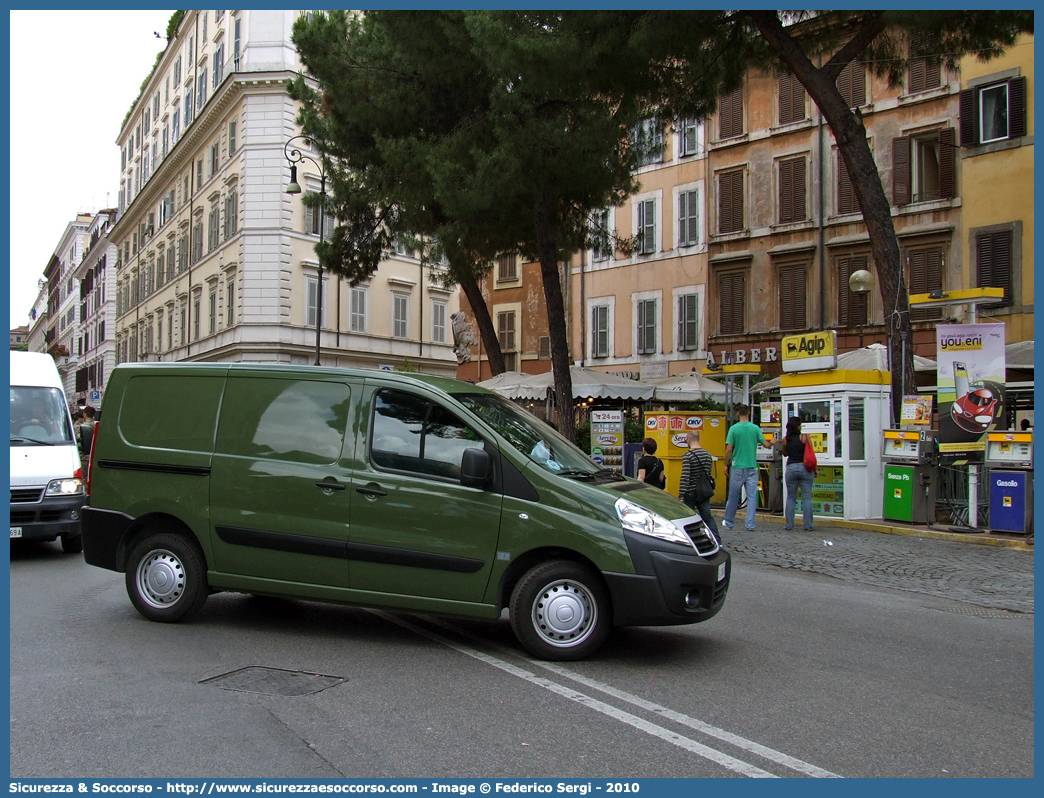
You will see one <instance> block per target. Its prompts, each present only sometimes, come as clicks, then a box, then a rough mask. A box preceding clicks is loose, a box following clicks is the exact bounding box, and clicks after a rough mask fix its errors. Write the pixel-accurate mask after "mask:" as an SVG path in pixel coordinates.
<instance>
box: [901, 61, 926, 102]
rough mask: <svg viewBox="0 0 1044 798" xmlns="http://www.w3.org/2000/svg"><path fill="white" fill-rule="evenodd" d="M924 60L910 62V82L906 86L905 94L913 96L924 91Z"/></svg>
mask: <svg viewBox="0 0 1044 798" xmlns="http://www.w3.org/2000/svg"><path fill="white" fill-rule="evenodd" d="M926 66H927V64H926V61H925V59H923V58H914V59H912V60H911V61H910V82H909V84H908V85H907V87H906V89H907V93H908V94H915V93H916V92H919V91H924V89H925V67H926Z"/></svg>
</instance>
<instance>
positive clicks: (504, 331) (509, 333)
mask: <svg viewBox="0 0 1044 798" xmlns="http://www.w3.org/2000/svg"><path fill="white" fill-rule="evenodd" d="M497 340H498V341H500V351H501V352H514V351H515V350H516V345H515V344H516V341H515V311H513V310H508V311H503V312H501V313H498V314H497Z"/></svg>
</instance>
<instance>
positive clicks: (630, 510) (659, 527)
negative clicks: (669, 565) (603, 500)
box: [616, 499, 692, 547]
mask: <svg viewBox="0 0 1044 798" xmlns="http://www.w3.org/2000/svg"><path fill="white" fill-rule="evenodd" d="M616 514H617V515H618V516H620V523H621V524H623V528H624V529H628V530H630V531H631V532H637V533H638V534H640V535H648V536H649V537H653V538H659V539H660V540H666V541H670V542H671V543H680V544H681V545H683V546H689V547H691V546H692V541H691V540H690V539H689V536H688V535H686V534H685V531H684V530H683V529H679V528H678V527H676V526H675V525H674V524H673V523H672V522H671V521H669V520H667V519H666V518H664V517H663V516H662V515H659V514H657V513H654V512H652V511H651V510H646V509H645V508H644V507H641V506H639V505H637V504H635V503H634V502H630V501H627V499H617V500H616Z"/></svg>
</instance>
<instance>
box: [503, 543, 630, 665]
mask: <svg viewBox="0 0 1044 798" xmlns="http://www.w3.org/2000/svg"><path fill="white" fill-rule="evenodd" d="M612 622H613V621H612V608H611V606H610V601H609V595H608V593H607V591H606V589H605V586H604V585H603V584H602V580H601V579H599V577H598V576H597V575H596V574H594V573H592V572H591V570H590V569H588V568H585V567H584V566H582V565H578V564H577V563H574V562H569V561H568V560H556V561H553V562H546V563H542V564H541V565H538V566H536V567H535V568H533V569H532V570H530V571H529V573H527V574H526V575H525V576H523V577H522V579H520V580H519V582H518V584H517V585H515V590H514V592H513V593H512V594H511V628H512V629H514V631H515V636H516V637H517V638H518V639H519V642H520V643H522V645H523V646H525V647H526V648H527V649H529V651H530V652H531V653H532V654H534V655H535V656H537V657H540V658H541V659H551V660H575V659H583V658H584V657H586V656H589V655H590V654H592V653H594V651H595V650H596V649H598V648H599V647H600V646H601V645H602V643H604V642H605V638H606V637H607V636H608V634H609V629H610V628H611V627H612Z"/></svg>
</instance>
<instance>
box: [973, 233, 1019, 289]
mask: <svg viewBox="0 0 1044 798" xmlns="http://www.w3.org/2000/svg"><path fill="white" fill-rule="evenodd" d="M975 254H976V263H977V266H978V268H977V271H978V281H979V287H980V288H1003V289H1004V299H1003V300H1001V301H1000V302H995V303H991V304H989V305H983V308H1003V307H1010V306H1011V305H1012V304H1013V299H1012V231H1011V230H1004V231H1001V232H996V233H978V234H977V235H976V236H975Z"/></svg>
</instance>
